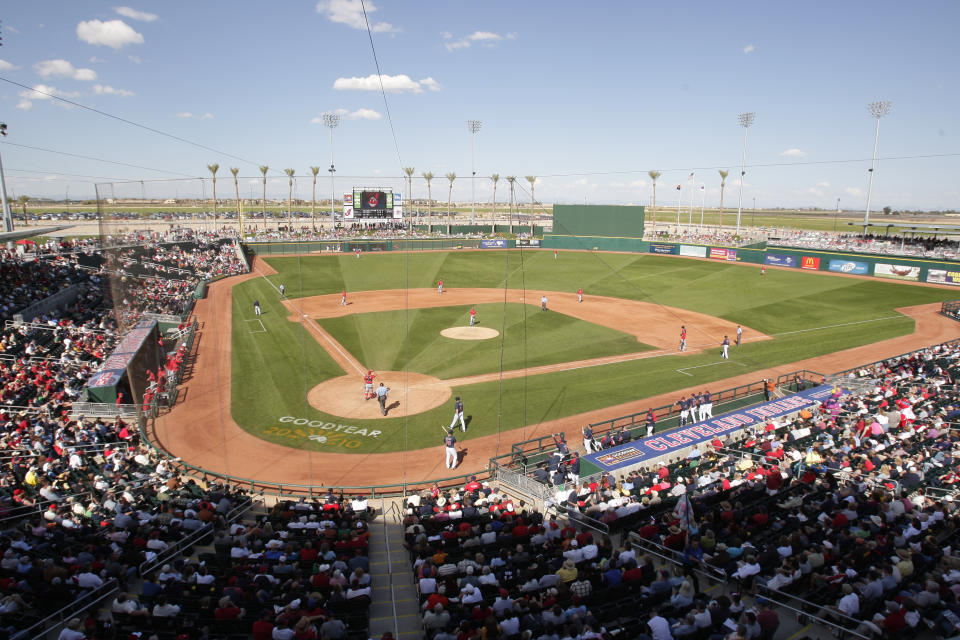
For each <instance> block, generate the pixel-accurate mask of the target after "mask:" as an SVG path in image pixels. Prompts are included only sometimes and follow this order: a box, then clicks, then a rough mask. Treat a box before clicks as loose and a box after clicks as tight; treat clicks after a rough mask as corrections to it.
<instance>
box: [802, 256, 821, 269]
mask: <svg viewBox="0 0 960 640" xmlns="http://www.w3.org/2000/svg"><path fill="white" fill-rule="evenodd" d="M800 268H801V269H813V270H814V271H816V270H817V269H819V268H820V258H816V257H814V256H803V257H802V258H800Z"/></svg>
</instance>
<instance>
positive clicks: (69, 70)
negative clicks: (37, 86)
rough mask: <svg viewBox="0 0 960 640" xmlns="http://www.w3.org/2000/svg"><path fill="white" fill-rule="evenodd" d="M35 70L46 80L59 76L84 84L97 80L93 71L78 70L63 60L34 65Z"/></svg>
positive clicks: (43, 61) (46, 61)
mask: <svg viewBox="0 0 960 640" xmlns="http://www.w3.org/2000/svg"><path fill="white" fill-rule="evenodd" d="M33 70H34V71H36V72H37V73H38V74H39V75H40V76H41V77H44V78H50V77H53V76H57V77H62V78H72V79H73V80H80V81H82V82H92V81H94V80H96V79H97V72H96V71H94V70H93V69H78V68H76V67H74V66H73V65H72V64H70V62H68V61H67V60H61V59H56V60H41V61H40V62H38V63H36V64H35V65H33Z"/></svg>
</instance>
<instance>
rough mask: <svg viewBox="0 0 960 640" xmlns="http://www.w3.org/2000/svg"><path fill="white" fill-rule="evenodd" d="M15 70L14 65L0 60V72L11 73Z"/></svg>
mask: <svg viewBox="0 0 960 640" xmlns="http://www.w3.org/2000/svg"><path fill="white" fill-rule="evenodd" d="M16 68H17V67H16V65H14V64H12V63H10V62H7V61H6V60H0V71H12V70H14V69H16Z"/></svg>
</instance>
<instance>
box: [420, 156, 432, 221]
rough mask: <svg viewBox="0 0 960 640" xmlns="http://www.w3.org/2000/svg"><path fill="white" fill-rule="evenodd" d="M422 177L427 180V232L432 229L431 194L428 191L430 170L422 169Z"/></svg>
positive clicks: (430, 178)
mask: <svg viewBox="0 0 960 640" xmlns="http://www.w3.org/2000/svg"><path fill="white" fill-rule="evenodd" d="M420 175H422V176H423V179H424V180H426V181H427V233H430V231H431V230H432V229H433V195H432V192H431V191H430V181H431V180H433V172H432V171H424V172H423V173H422V174H420Z"/></svg>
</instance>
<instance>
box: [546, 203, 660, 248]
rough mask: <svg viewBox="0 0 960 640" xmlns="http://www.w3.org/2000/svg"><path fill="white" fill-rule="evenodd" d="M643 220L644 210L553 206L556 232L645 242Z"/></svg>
mask: <svg viewBox="0 0 960 640" xmlns="http://www.w3.org/2000/svg"><path fill="white" fill-rule="evenodd" d="M643 217H644V208H643V207H636V206H613V205H581V204H573V205H569V204H558V205H554V207H553V233H554V234H556V235H561V236H592V237H607V238H636V239H637V240H641V239H643Z"/></svg>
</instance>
